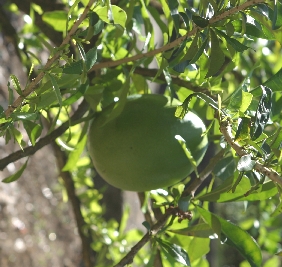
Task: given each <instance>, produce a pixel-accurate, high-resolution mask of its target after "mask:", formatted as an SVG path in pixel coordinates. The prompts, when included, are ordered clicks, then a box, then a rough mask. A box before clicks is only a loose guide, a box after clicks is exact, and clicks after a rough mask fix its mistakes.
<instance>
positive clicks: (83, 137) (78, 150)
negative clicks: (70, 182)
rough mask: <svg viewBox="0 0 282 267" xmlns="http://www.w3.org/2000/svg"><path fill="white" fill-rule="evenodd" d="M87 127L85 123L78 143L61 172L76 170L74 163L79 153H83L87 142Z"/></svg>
mask: <svg viewBox="0 0 282 267" xmlns="http://www.w3.org/2000/svg"><path fill="white" fill-rule="evenodd" d="M87 127H88V123H85V124H84V126H83V130H82V132H81V135H80V137H79V140H78V143H77V145H76V147H75V149H74V150H73V151H71V152H70V154H69V156H68V161H67V162H66V165H65V166H64V167H63V169H62V171H73V170H75V169H76V168H77V166H76V163H77V161H78V159H79V157H80V155H81V153H82V152H83V150H84V148H85V145H86V141H87V134H86V133H87Z"/></svg>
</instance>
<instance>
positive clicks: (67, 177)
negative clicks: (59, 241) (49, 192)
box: [52, 141, 95, 267]
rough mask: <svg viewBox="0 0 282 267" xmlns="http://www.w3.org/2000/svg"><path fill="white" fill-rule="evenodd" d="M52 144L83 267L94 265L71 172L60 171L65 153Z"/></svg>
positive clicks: (90, 239) (89, 241)
mask: <svg viewBox="0 0 282 267" xmlns="http://www.w3.org/2000/svg"><path fill="white" fill-rule="evenodd" d="M52 145H53V148H54V151H55V156H56V161H57V165H58V166H57V167H58V169H59V170H60V177H61V178H62V179H63V181H64V184H65V188H66V190H67V194H68V199H69V200H70V202H71V206H72V209H73V213H74V217H75V220H76V224H77V229H78V233H79V236H80V239H81V243H82V258H83V263H84V266H85V267H92V266H94V261H95V260H94V251H93V250H92V249H91V243H92V238H91V233H90V231H89V230H88V229H87V228H86V226H87V224H86V222H85V221H84V218H83V215H82V213H81V209H80V200H79V198H78V197H77V196H76V194H75V186H74V182H73V180H72V177H71V174H70V173H69V172H63V171H62V169H63V167H64V166H65V164H66V161H67V160H66V155H65V153H64V152H63V151H61V148H60V147H59V146H58V145H57V144H56V143H55V142H54V141H53V142H52Z"/></svg>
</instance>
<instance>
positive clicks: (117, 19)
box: [94, 5, 127, 28]
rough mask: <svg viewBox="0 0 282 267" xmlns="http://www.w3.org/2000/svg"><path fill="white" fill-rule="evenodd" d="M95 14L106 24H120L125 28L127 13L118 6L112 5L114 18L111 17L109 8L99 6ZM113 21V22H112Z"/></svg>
mask: <svg viewBox="0 0 282 267" xmlns="http://www.w3.org/2000/svg"><path fill="white" fill-rule="evenodd" d="M94 12H95V13H97V15H98V16H99V17H100V19H101V20H103V21H104V22H106V23H112V22H114V24H119V25H120V26H122V27H123V28H125V24H126V20H127V15H126V12H125V11H124V10H123V9H121V8H120V7H118V6H115V5H111V15H112V18H110V17H109V9H108V7H107V6H103V7H102V6H98V7H97V8H95V9H94ZM112 20H113V21H112Z"/></svg>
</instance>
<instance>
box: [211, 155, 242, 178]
mask: <svg viewBox="0 0 282 267" xmlns="http://www.w3.org/2000/svg"><path fill="white" fill-rule="evenodd" d="M235 168H236V164H235V161H234V158H233V157H226V158H223V159H221V160H220V161H218V162H217V163H216V165H215V167H214V170H213V173H214V175H215V177H217V178H219V179H221V180H226V179H228V178H229V177H231V176H233V175H234V171H235Z"/></svg>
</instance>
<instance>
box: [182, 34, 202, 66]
mask: <svg viewBox="0 0 282 267" xmlns="http://www.w3.org/2000/svg"><path fill="white" fill-rule="evenodd" d="M199 36H200V34H199V33H197V34H196V35H195V37H194V39H193V41H192V43H191V45H190V47H189V49H188V50H187V52H186V55H185V56H184V58H183V59H184V60H186V59H187V60H191V59H192V58H193V57H194V56H195V55H196V53H197V51H198V40H199Z"/></svg>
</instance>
